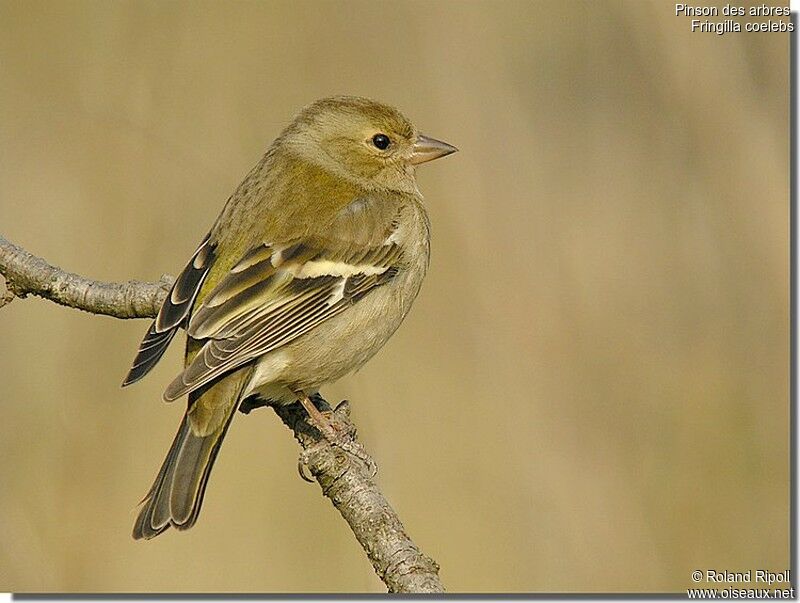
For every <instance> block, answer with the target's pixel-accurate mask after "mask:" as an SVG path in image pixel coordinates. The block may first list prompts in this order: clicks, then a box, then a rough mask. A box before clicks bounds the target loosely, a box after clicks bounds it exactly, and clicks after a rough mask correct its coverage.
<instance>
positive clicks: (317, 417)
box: [299, 393, 338, 443]
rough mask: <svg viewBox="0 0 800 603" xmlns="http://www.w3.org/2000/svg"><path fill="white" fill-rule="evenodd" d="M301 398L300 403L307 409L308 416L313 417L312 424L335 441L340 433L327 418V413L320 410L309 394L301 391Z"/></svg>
mask: <svg viewBox="0 0 800 603" xmlns="http://www.w3.org/2000/svg"><path fill="white" fill-rule="evenodd" d="M299 398H300V404H302V405H303V408H305V409H306V412H307V413H308V418H309V419H311V424H312V425H313V426H314V427H316V428H317V429H318V430H319V432H320V433H321V434H322V435H323V436H325V439H326V440H328V441H329V442H331V443H334V441H335V440H336V439H338V434H337V433H336V430H335V429H334V427H333V425H332V424H331V422H330V419H327V418H326V417H325V415H323V414H322V413H321V412H320V410H319V409H318V408H317V407H316V406H315V405H314V403H313V402H312V401H311V398H309V397H308V396H307V395H305V394H302V393H301V394H300V396H299Z"/></svg>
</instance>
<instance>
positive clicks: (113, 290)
mask: <svg viewBox="0 0 800 603" xmlns="http://www.w3.org/2000/svg"><path fill="white" fill-rule="evenodd" d="M0 274H1V275H2V276H3V277H4V278H5V280H6V288H7V289H8V291H7V293H6V294H4V295H2V296H0V307H2V306H3V305H5V304H7V303H8V302H10V301H11V300H12V299H14V298H15V297H19V298H24V297H26V296H27V295H36V296H38V297H42V298H44V299H48V300H51V301H54V302H56V303H58V304H62V305H64V306H69V307H71V308H76V309H78V310H83V311H85V312H91V313H93V314H103V315H107V316H114V317H117V318H153V317H154V316H155V315H156V314H157V313H158V309H159V308H160V307H161V303H162V302H163V300H164V298H165V297H166V295H167V293H168V292H169V289H170V286H171V284H172V282H173V280H174V279H173V278H172V277H170V276H167V275H165V276H162V277H161V281H160V282H157V283H147V282H140V281H128V282H126V283H104V282H100V281H93V280H91V279H87V278H84V277H82V276H79V275H77V274H72V273H69V272H66V271H64V270H61V269H60V268H57V267H56V266H53V265H51V264H49V263H47V262H46V261H44V260H43V259H41V258H39V257H36V256H34V255H32V254H30V253H28V252H27V251H25V250H24V249H22V248H21V247H18V246H17V245H14V244H13V243H11V242H9V241H8V240H6V239H5V238H3V237H2V236H0ZM252 407H253V406H252V405H251V406H250V407H249V408H252ZM275 412H276V413H277V414H278V416H279V417H280V418H281V420H282V421H283V422H284V423H285V424H286V425H287V426H288V427H289V428H290V429H291V430H292V432H293V433H294V436H295V438H296V439H297V441H298V442H299V443H300V445H301V447H302V448H303V453H302V455H301V459H302V462H303V463H304V465H305V466H306V467H308V469H309V471H310V472H311V474H312V475H313V476H314V478H315V479H316V481H317V483H319V485H320V487H321V488H322V494H323V495H324V496H325V497H327V498H328V499H329V500H330V501H331V503H332V504H333V506H334V507H335V508H336V510H337V511H339V513H340V514H341V516H342V517H343V518H344V520H345V521H346V522H347V524H348V525H349V526H350V529H351V530H352V531H353V534H354V535H355V537H356V539H357V540H358V542H359V544H360V545H361V547H362V548H363V549H364V552H365V553H366V554H367V557H368V558H369V560H370V562H371V563H372V567H373V568H374V569H375V573H376V574H377V575H378V577H379V578H380V579H381V580H382V581H383V582H384V584H386V586H387V588H388V589H389V592H393V593H394V592H397V593H442V592H444V587H443V586H442V583H441V581H440V580H439V576H438V570H439V566H438V565H437V564H436V562H435V561H434V560H433V559H431V558H430V557H427V556H426V555H424V554H423V553H422V552H421V551H420V550H419V548H418V547H417V546H416V545H415V544H414V542H413V541H412V540H411V539H410V538H409V536H408V534H407V533H406V531H405V528H404V527H403V524H402V522H401V521H400V518H399V517H398V516H397V513H396V512H395V511H394V509H392V507H391V505H390V504H389V503H388V501H387V500H386V498H385V497H384V496H383V494H382V493H381V491H380V488H379V487H378V485H377V484H376V483H375V481H374V470H373V467H374V466H375V464H374V462H373V461H372V459H371V458H370V457H369V455H368V454H367V453H366V451H365V450H364V448H363V446H362V445H361V444H360V443H359V442H358V441H357V439H356V428H355V426H354V425H353V423H352V422H351V421H350V409H349V405H348V404H347V403H346V402H343V403H342V404H340V405H339V406H337V408H336V410H335V411H332V413H331V420H332V422H333V425H334V427H335V428H336V431H337V432H339V433H340V434H342V441H341V442H335V443H332V442H329V441H328V440H327V439H325V438H324V437H323V436H322V435H321V434H320V433H319V431H317V429H316V428H314V427H313V426H312V425H311V424H310V423H309V422H308V420H307V415H306V413H305V411H304V410H303V409H302V407H301V406H300V405H299V404H293V405H290V406H284V407H280V408H275Z"/></svg>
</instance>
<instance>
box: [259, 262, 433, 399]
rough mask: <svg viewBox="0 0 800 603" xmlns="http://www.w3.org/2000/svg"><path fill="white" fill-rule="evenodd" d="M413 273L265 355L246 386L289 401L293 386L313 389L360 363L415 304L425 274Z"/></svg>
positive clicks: (378, 289) (378, 348) (387, 337)
mask: <svg viewBox="0 0 800 603" xmlns="http://www.w3.org/2000/svg"><path fill="white" fill-rule="evenodd" d="M415 276H416V275H412V276H406V280H405V281H403V279H402V277H401V278H400V279H397V280H395V281H393V282H391V283H389V284H387V285H384V286H383V287H379V288H377V289H375V290H374V291H372V292H371V293H369V294H368V295H367V296H365V297H364V299H362V300H360V301H358V302H357V303H355V304H353V306H352V307H350V308H348V309H347V310H346V311H345V312H343V313H342V314H339V315H337V316H334V317H332V318H330V319H328V320H327V321H325V322H323V323H322V324H320V325H319V326H317V327H315V328H314V329H313V330H312V331H309V332H308V333H307V334H305V335H303V336H302V337H299V338H297V339H296V340H294V341H292V342H290V343H288V344H286V345H284V346H282V347H281V348H280V349H278V350H275V351H273V352H270V353H268V354H265V355H264V356H262V357H261V358H260V359H258V360H257V361H256V366H255V371H254V375H253V379H252V381H251V383H250V385H249V387H248V390H249V391H250V392H253V393H258V394H259V395H260V396H262V397H264V398H268V399H271V400H273V401H274V402H284V403H291V402H293V401H294V400H296V396H294V395H293V393H292V392H300V391H302V392H305V393H312V392H315V391H317V390H318V389H319V388H320V387H321V386H322V385H324V384H325V383H329V382H332V381H336V380H337V379H339V378H341V377H343V376H344V375H346V374H347V373H350V372H352V371H355V370H357V369H359V368H361V366H362V365H363V364H364V363H365V362H367V361H368V360H369V359H370V358H372V356H374V355H375V354H376V353H377V352H378V350H380V349H381V347H383V345H384V344H385V343H386V341H387V340H388V339H389V338H390V337H391V336H392V334H393V333H394V332H395V331H396V330H397V327H399V326H400V323H401V322H402V321H403V319H404V318H405V315H406V314H407V313H408V311H409V309H410V308H411V303H412V302H413V300H414V298H415V297H416V294H417V292H418V291H419V285H420V284H421V281H422V274H420V275H419V276H418V277H417V278H415ZM408 279H412V280H411V281H410V280H408Z"/></svg>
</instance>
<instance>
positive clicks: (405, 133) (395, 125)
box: [123, 96, 458, 540]
mask: <svg viewBox="0 0 800 603" xmlns="http://www.w3.org/2000/svg"><path fill="white" fill-rule="evenodd" d="M457 150H458V149H456V147H454V146H452V145H450V144H448V143H445V142H442V141H440V140H437V139H435V138H431V137H428V136H425V135H424V134H421V133H420V132H419V130H418V129H417V128H416V126H415V125H414V124H413V123H412V122H411V121H410V120H409V119H408V118H406V117H405V116H404V115H403V114H402V113H401V112H400V111H399V110H398V109H396V108H394V107H392V106H389V105H387V104H384V103H381V102H378V101H374V100H371V99H367V98H362V97H357V96H333V97H328V98H323V99H320V100H317V101H316V102H313V103H311V104H310V105H308V106H306V107H304V108H303V109H301V110H300V112H299V113H298V114H297V115H296V117H295V118H294V120H293V121H292V122H291V123H290V124H289V125H288V126H287V127H286V128H285V129H284V130H283V131H282V132H281V134H280V135H279V136H278V137H277V138H276V139H275V140H274V142H273V143H272V144H271V146H270V147H269V148H268V150H267V151H266V153H265V154H264V155H263V157H262V158H261V159H260V161H259V162H258V163H257V164H256V165H255V167H253V168H252V170H250V172H249V173H248V174H247V176H246V177H245V178H244V180H243V181H242V182H241V184H240V185H239V186H238V187H237V188H236V190H235V191H234V192H233V194H232V195H231V196H230V197H229V198H228V200H227V202H226V204H225V206H224V208H223V209H222V212H221V213H220V215H219V217H218V218H217V220H216V222H215V223H214V225H213V227H212V228H211V230H210V231H209V232H208V234H207V235H206V236H205V238H203V240H202V242H201V243H200V245H199V246H198V247H197V249H196V251H195V252H194V254H193V255H192V256H191V258H190V259H189V261H188V263H187V264H186V266H185V268H184V269H183V271H182V272H181V273H180V274H179V275H178V277H177V279H176V280H175V282H174V284H173V286H172V288H171V290H170V292H169V295H168V296H167V297H166V299H165V301H164V302H163V305H162V306H161V308H160V310H159V312H158V314H157V316H156V318H155V319H154V320H153V322H152V324H151V325H150V327H149V329H148V331H147V333H146V335H145V336H144V338H143V340H142V342H141V345H140V346H139V349H138V352H137V355H136V357H135V359H134V361H133V365H132V367H131V369H130V371H129V373H128V375H127V377H126V378H125V380H124V382H123V387H124V386H127V385H130V384H132V383H134V382H136V381H138V380H139V379H141V378H142V377H144V376H145V374H147V373H148V372H149V371H150V370H151V369H152V368H153V366H155V364H156V363H157V362H158V361H159V359H160V358H161V356H162V355H163V353H164V351H165V350H166V349H167V347H168V346H169V344H170V342H171V341H172V339H173V337H174V336H175V334H176V333H177V332H178V331H179V330H181V329H183V330H185V331H186V352H185V362H184V368H183V369H182V371H181V372H180V373H179V374H178V375H177V377H175V379H174V380H173V381H172V382H171V383H169V385H168V386H167V388H166V390H165V391H164V399H165V400H166V401H173V400H176V399H178V398H180V397H182V396H185V395H188V403H187V408H186V412H185V414H184V416H183V419H182V420H181V423H180V426H179V428H178V432H177V434H176V436H175V438H174V440H173V443H172V445H171V447H170V449H169V452H168V453H167V456H166V459H165V460H164V462H163V464H162V466H161V469H160V470H159V472H158V474H157V476H156V478H155V481H154V483H153V485H152V487H151V488H150V490H149V491H148V493H147V495H146V496H145V497H144V499H143V500H142V501H141V503H140V506H139V513H138V517H137V519H136V521H135V524H134V528H133V537H134V538H135V539H137V540H138V539H151V538H154V537H155V536H158V535H159V534H161V533H163V532H164V531H165V530H167V529H169V528H170V527H174V528H176V529H178V530H186V529H188V528H190V527H192V526H193V525H194V524H195V522H196V521H197V518H198V514H199V513H200V508H201V505H202V502H203V498H204V494H205V490H206V485H207V483H208V479H209V475H210V472H211V469H212V466H213V464H214V461H215V459H216V457H217V454H218V453H219V449H220V446H221V444H222V441H223V438H224V437H225V434H226V432H227V430H228V427H229V425H230V423H231V420H232V419H233V417H234V415H235V414H236V410H237V408H239V407H240V405H241V404H242V402H243V401H245V400H248V399H250V400H252V399H254V397H257V398H258V399H259V400H260V401H264V403H265V404H269V405H284V404H292V403H295V402H300V403H301V404H302V405H303V407H304V408H305V409H306V411H307V412H308V414H309V419H310V420H311V421H312V423H313V424H314V425H315V426H317V427H318V428H320V429H321V431H326V430H325V417H324V416H323V415H322V413H321V412H320V411H319V410H318V409H317V408H316V407H315V406H314V404H313V401H312V397H314V396H316V395H318V392H319V389H320V387H321V386H322V385H324V384H327V383H331V382H334V381H336V380H337V379H339V378H341V377H343V376H344V375H346V374H348V373H350V372H352V371H355V370H357V369H358V368H360V367H361V366H362V365H363V364H364V363H365V362H367V361H368V360H369V359H370V358H371V357H372V356H373V355H374V354H375V353H376V352H377V351H378V350H379V349H380V348H381V347H382V346H383V345H384V344H385V343H386V341H387V340H388V339H389V338H390V337H391V335H392V334H393V333H394V332H395V330H396V329H397V328H398V327H399V325H400V323H401V322H402V321H403V319H404V318H405V316H406V315H407V314H408V312H409V310H410V308H411V305H412V302H413V301H414V299H415V298H416V297H417V294H418V292H419V290H420V287H421V285H422V281H423V278H424V277H425V274H426V271H427V268H428V264H429V258H430V225H429V218H428V214H427V211H426V209H425V206H424V204H423V197H422V194H421V193H420V191H419V188H418V186H417V182H416V168H417V167H418V166H419V165H421V164H423V163H426V162H428V161H431V160H434V159H437V158H440V157H444V156H446V155H450V154H451V153H454V152H456V151H457ZM329 427H330V424H328V428H329Z"/></svg>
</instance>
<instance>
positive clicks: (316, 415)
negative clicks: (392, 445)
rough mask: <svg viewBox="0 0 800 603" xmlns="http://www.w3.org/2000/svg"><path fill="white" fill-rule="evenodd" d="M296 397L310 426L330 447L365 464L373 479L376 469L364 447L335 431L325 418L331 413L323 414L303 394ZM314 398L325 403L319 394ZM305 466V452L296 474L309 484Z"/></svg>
mask: <svg viewBox="0 0 800 603" xmlns="http://www.w3.org/2000/svg"><path fill="white" fill-rule="evenodd" d="M297 397H298V400H299V402H300V404H302V406H303V408H305V409H306V412H307V413H308V418H309V419H310V421H311V424H312V425H314V427H316V428H317V430H319V432H320V433H321V434H322V437H324V438H325V439H326V440H327V441H328V442H330V443H331V444H332V445H334V446H338V447H339V448H341V449H342V450H344V451H345V452H348V453H350V454H352V455H353V456H355V457H356V458H358V459H359V460H360V461H362V462H363V463H365V464H366V465H367V466H369V468H370V471H371V473H372V476H373V477H374V476H375V474H377V472H378V467H377V465H376V464H375V461H373V460H372V458H371V457H370V456H369V455H368V454H367V453H366V451H365V450H364V447H363V446H362V445H361V444H360V443H359V442H357V441H356V440H354V439H353V438H352V436H351V435H350V434H349V433H347V432H346V431H343V430H340V429H337V428H336V424H335V423H333V422H332V421H331V420H330V419H329V418H328V417H326V416H325V415H326V414H330V415H332V414H333V411H329V412H327V413H323V412H322V411H320V410H319V409H318V408H317V406H316V405H315V404H314V402H313V401H312V400H311V398H310V397H309V396H307V395H306V394H305V393H304V392H299V393H298V395H297ZM315 397H317V398H319V400H321V401H322V402H325V399H324V398H322V396H319V394H315ZM325 404H326V405H327V402H325ZM307 464H308V463H307V454H306V452H304V453H303V454H301V455H300V459H299V460H298V464H297V468H298V472H299V473H300V477H301V478H303V479H304V480H305V481H307V482H310V481H313V480H311V479H309V478H308V477H307V476H306V475H305V471H304V469H305V466H306V465H307Z"/></svg>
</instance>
